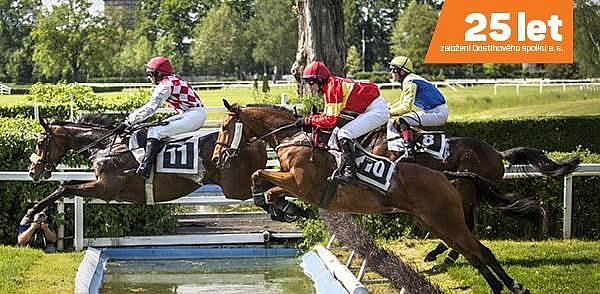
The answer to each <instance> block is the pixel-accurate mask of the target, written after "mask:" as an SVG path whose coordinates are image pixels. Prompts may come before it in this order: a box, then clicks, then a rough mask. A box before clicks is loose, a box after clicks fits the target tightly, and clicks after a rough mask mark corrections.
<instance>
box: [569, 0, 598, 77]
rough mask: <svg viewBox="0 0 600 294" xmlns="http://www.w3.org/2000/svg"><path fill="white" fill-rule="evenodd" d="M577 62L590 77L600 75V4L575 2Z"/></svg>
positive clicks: (582, 0)
mask: <svg viewBox="0 0 600 294" xmlns="http://www.w3.org/2000/svg"><path fill="white" fill-rule="evenodd" d="M574 17H575V26H574V36H573V37H574V40H573V42H574V47H575V48H574V49H575V61H576V62H577V63H578V64H579V68H580V70H581V72H582V73H583V74H584V75H586V76H590V77H595V76H598V75H600V3H598V1H594V0H576V1H575V13H574Z"/></svg>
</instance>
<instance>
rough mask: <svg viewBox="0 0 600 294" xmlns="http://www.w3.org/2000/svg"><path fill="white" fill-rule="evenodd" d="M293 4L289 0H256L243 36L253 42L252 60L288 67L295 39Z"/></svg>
mask: <svg viewBox="0 0 600 294" xmlns="http://www.w3.org/2000/svg"><path fill="white" fill-rule="evenodd" d="M293 5H294V2H293V0H286V1H281V0H257V1H256V6H255V7H256V14H255V16H254V17H253V18H252V19H251V20H250V25H249V30H248V32H249V36H248V37H247V38H248V39H252V40H253V41H254V43H255V45H254V48H253V49H252V57H253V59H254V61H255V62H256V63H263V64H265V65H271V66H273V65H275V66H277V67H279V68H280V69H283V68H285V69H286V70H287V69H289V68H290V67H291V65H292V62H293V60H294V53H295V52H296V45H297V44H296V40H297V38H298V37H297V36H298V31H297V29H296V19H295V16H294V13H293V9H292V7H293Z"/></svg>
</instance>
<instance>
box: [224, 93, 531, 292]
mask: <svg viewBox="0 0 600 294" xmlns="http://www.w3.org/2000/svg"><path fill="white" fill-rule="evenodd" d="M225 107H227V108H228V110H229V113H228V114H227V115H226V116H225V118H224V120H223V125H222V128H221V131H220V132H219V138H218V140H219V142H218V144H217V146H216V147H215V150H214V153H213V160H215V161H219V160H220V159H221V158H222V155H223V154H226V153H228V151H226V150H229V149H231V145H232V143H233V145H235V146H237V145H238V144H237V143H241V144H244V143H246V142H248V140H249V138H253V137H257V138H263V139H265V140H266V141H267V143H269V145H270V146H271V147H273V148H276V150H277V156H278V158H279V162H280V166H281V171H268V170H264V169H261V170H258V171H256V172H255V173H254V175H253V177H252V178H253V183H254V186H255V187H254V188H255V190H259V191H260V189H261V186H263V185H264V184H265V183H267V184H271V185H275V186H276V187H274V188H271V189H269V190H268V191H267V194H269V195H270V197H274V196H276V195H279V194H282V193H285V192H289V193H291V194H292V195H295V196H296V197H298V198H300V199H302V200H304V201H307V202H309V203H311V204H313V205H319V204H320V201H321V196H322V195H323V194H324V192H325V187H326V186H327V180H326V179H327V177H328V176H329V175H330V174H331V172H332V171H333V169H334V168H335V160H334V158H333V156H331V155H330V154H329V153H328V152H325V151H322V150H314V149H312V148H311V147H310V146H305V145H296V144H286V145H280V144H281V142H282V141H283V140H284V139H286V138H289V137H291V136H293V135H295V134H296V133H297V129H292V128H291V127H288V126H291V125H290V124H289V122H291V121H294V115H293V114H292V113H289V112H286V111H281V110H280V109H278V108H276V107H246V108H239V107H236V106H231V105H229V103H226V101H225ZM278 146H279V148H277V147H278ZM449 176H450V177H452V178H467V179H470V180H472V181H473V183H474V184H475V187H476V188H477V190H478V192H480V193H482V195H483V196H484V197H485V198H486V199H488V200H489V201H492V202H493V201H498V199H508V197H506V196H504V195H502V194H500V193H499V192H498V191H497V189H496V188H495V186H494V185H493V184H492V183H491V182H489V181H487V180H485V179H483V178H481V177H480V176H478V175H476V174H474V173H469V172H454V173H449ZM254 193H256V191H254ZM329 209H331V210H334V211H339V212H348V213H358V214H376V213H377V214H383V213H397V212H407V213H410V214H412V215H413V216H415V217H416V218H417V219H418V220H419V221H420V222H421V223H422V224H423V225H424V226H425V227H427V228H428V229H429V230H430V231H431V232H432V233H434V234H436V235H437V236H439V237H440V238H441V239H442V240H443V241H444V242H445V243H446V244H448V245H449V246H450V247H451V248H453V249H455V250H457V251H458V252H460V253H461V254H463V255H464V256H465V257H466V258H467V260H468V261H469V262H470V263H471V264H472V265H473V266H474V267H476V268H477V269H478V270H479V272H480V273H481V274H482V275H483V277H484V278H485V280H486V281H487V283H488V284H489V286H490V287H491V289H492V291H493V292H494V293H500V292H501V290H502V288H503V284H504V285H505V286H506V287H507V288H508V289H510V290H511V291H513V292H515V293H527V292H528V290H527V289H526V288H524V287H523V286H522V285H521V284H519V283H518V282H516V281H515V280H514V279H513V278H511V277H510V276H509V275H508V274H507V273H506V271H504V269H503V268H502V266H501V265H500V264H499V262H498V260H497V259H496V257H495V256H494V255H493V254H492V252H491V251H490V250H489V249H488V248H487V247H485V246H484V245H483V244H481V242H479V241H478V240H477V239H475V237H474V236H473V234H472V233H471V231H470V230H469V228H468V227H467V225H466V223H465V216H464V213H463V206H462V199H461V196H460V195H459V193H458V192H457V190H456V189H455V188H454V186H452V184H451V183H450V182H449V180H448V179H447V178H446V175H445V174H444V173H442V172H439V171H436V170H433V169H429V168H427V167H424V166H422V165H417V164H414V163H402V162H400V163H398V164H397V165H396V168H395V170H394V174H393V175H392V178H391V185H390V188H389V189H388V191H387V192H386V193H385V195H382V194H381V193H380V192H377V191H375V190H374V189H373V188H370V187H367V186H365V185H362V184H361V185H347V184H341V185H340V186H339V187H338V189H337V192H336V194H335V196H334V198H333V200H332V201H331V203H330V205H329ZM498 278H499V279H500V281H499V280H498Z"/></svg>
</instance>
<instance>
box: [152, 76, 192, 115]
mask: <svg viewBox="0 0 600 294" xmlns="http://www.w3.org/2000/svg"><path fill="white" fill-rule="evenodd" d="M161 83H166V84H167V85H169V86H171V95H170V96H169V98H167V102H168V103H169V104H170V105H171V107H173V108H174V109H175V110H176V111H177V112H178V113H182V112H184V111H186V110H188V109H190V108H194V107H202V101H201V100H200V96H198V94H196V92H195V91H194V88H192V85H190V84H188V82H186V81H185V80H183V79H181V78H180V77H178V76H174V75H172V76H167V77H165V78H164V79H163V80H162V81H161Z"/></svg>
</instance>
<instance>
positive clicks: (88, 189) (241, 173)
mask: <svg viewBox="0 0 600 294" xmlns="http://www.w3.org/2000/svg"><path fill="white" fill-rule="evenodd" d="M40 124H41V125H42V127H43V129H44V130H43V131H42V132H41V133H39V135H38V139H37V145H36V148H35V154H32V163H31V166H30V168H29V176H30V177H31V178H32V179H33V180H34V181H39V180H42V179H48V178H49V177H50V176H51V173H52V171H53V170H54V169H55V167H56V165H57V164H58V163H59V162H60V161H61V160H62V159H63V158H64V156H65V154H66V152H67V151H68V150H78V149H80V148H82V147H84V146H88V145H89V144H92V143H93V142H96V141H97V140H98V139H101V138H102V137H106V136H107V135H110V133H111V131H112V129H113V126H112V122H111V121H110V120H109V119H108V118H106V117H105V116H101V115H97V114H88V115H86V116H84V117H82V118H81V119H80V120H79V121H78V122H55V123H52V124H48V123H47V122H46V120H45V119H44V118H42V117H40ZM217 134H218V133H217V132H213V133H211V134H208V135H205V136H203V137H201V138H200V139H199V144H198V147H199V149H200V151H199V157H200V158H199V159H200V160H201V162H202V164H203V166H204V169H205V170H206V172H205V175H204V177H203V179H202V182H201V183H198V182H196V181H194V180H192V179H191V178H189V177H185V176H183V175H180V174H165V173H155V177H154V201H156V202H164V201H170V200H173V199H176V198H179V197H182V196H185V195H188V194H189V193H191V192H193V191H194V190H196V189H197V188H199V187H200V186H201V185H202V184H217V185H219V186H221V188H222V191H223V194H224V195H225V197H227V198H229V199H239V200H247V199H249V198H251V197H252V193H251V192H252V191H251V175H252V173H253V172H254V171H256V170H257V169H260V168H264V167H265V165H266V162H267V152H266V146H265V144H264V143H263V142H255V143H253V144H250V145H248V146H247V148H244V150H243V151H241V153H243V156H241V157H240V158H239V159H235V160H232V161H231V165H230V166H229V167H228V168H224V169H218V168H216V167H215V165H214V164H213V163H212V161H211V160H210V159H211V156H212V151H213V148H214V147H215V142H216V139H217ZM112 143H113V139H112V138H110V136H109V138H106V139H105V140H101V142H99V144H97V145H96V146H92V147H91V148H90V149H89V150H87V151H85V153H84V154H86V155H87V156H88V157H89V158H90V160H91V161H92V163H93V169H94V173H95V176H96V179H94V180H91V181H69V182H67V183H65V184H62V185H60V186H59V187H58V188H57V189H56V190H55V191H54V192H52V193H51V194H50V195H49V196H47V197H46V198H44V199H42V200H40V201H39V202H38V203H36V204H35V205H34V206H33V208H31V209H29V211H28V212H27V214H26V215H25V216H24V217H23V220H22V223H23V222H25V223H27V222H29V221H30V220H31V219H32V216H33V215H34V214H35V213H37V212H39V211H42V210H43V209H44V208H46V207H47V206H48V205H49V204H51V203H54V202H55V201H56V200H57V199H59V198H60V197H62V196H66V195H71V196H73V195H77V196H82V197H86V198H88V197H89V198H97V199H102V200H105V201H110V200H117V201H128V202H133V203H142V204H143V203H146V198H145V182H144V180H145V179H144V178H143V177H140V176H136V175H135V174H132V173H127V172H124V171H127V170H131V169H135V168H137V166H138V162H137V161H136V159H135V158H134V156H133V154H132V153H131V152H130V151H129V150H128V148H127V146H126V144H125V143H119V142H117V143H116V144H115V145H114V146H111V145H112Z"/></svg>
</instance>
